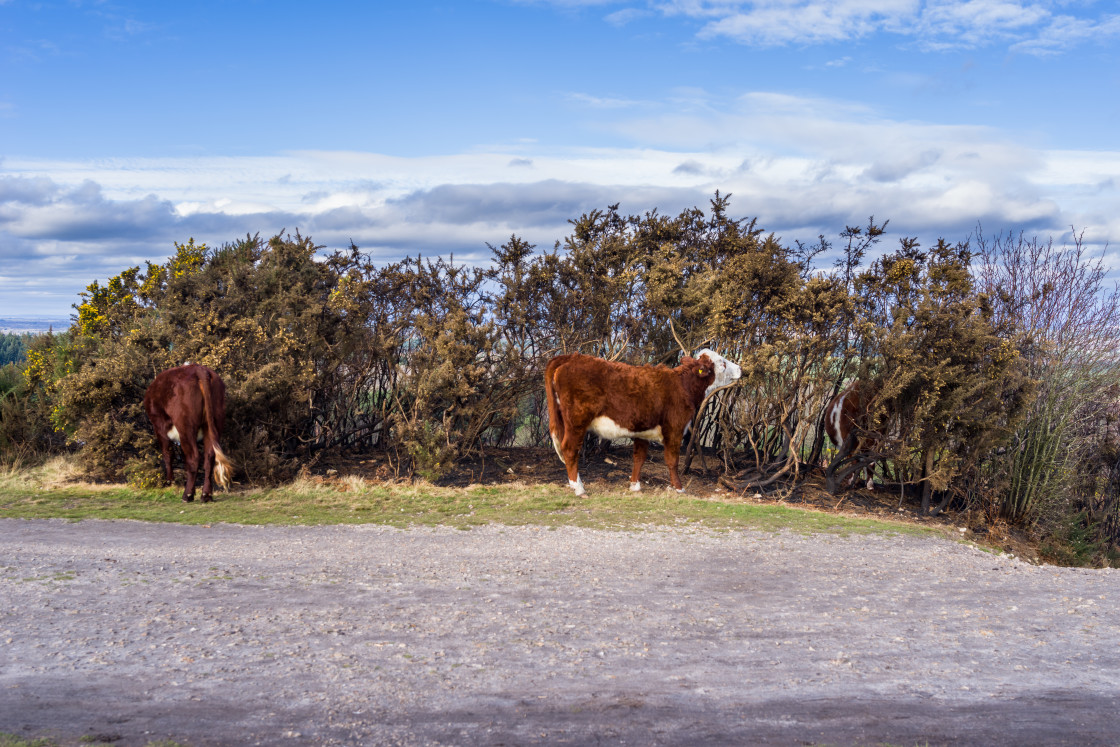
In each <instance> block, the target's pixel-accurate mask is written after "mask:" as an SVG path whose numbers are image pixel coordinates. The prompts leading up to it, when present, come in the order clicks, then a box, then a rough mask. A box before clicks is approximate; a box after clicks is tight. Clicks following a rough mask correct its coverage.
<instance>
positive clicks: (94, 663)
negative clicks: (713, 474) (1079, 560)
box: [0, 520, 1120, 745]
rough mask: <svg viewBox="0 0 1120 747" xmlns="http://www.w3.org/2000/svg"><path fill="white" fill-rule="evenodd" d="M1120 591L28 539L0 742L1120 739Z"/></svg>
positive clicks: (28, 528) (178, 541)
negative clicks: (10, 737) (12, 738)
mask: <svg viewBox="0 0 1120 747" xmlns="http://www.w3.org/2000/svg"><path fill="white" fill-rule="evenodd" d="M1118 586H1120V572H1118V571H1108V570H1106V571H1099V570H1071V569H1060V568H1053V567H1036V566H1031V565H1028V564H1025V563H1021V562H1019V561H1017V560H1015V559H1012V558H1009V557H1006V556H1004V557H997V556H993V555H991V554H988V553H984V552H982V551H980V550H978V549H975V548H972V547H968V546H965V545H958V544H954V543H951V542H948V541H945V540H939V539H932V538H914V537H902V536H892V537H862V536H853V537H850V538H840V537H834V536H829V535H817V536H807V537H805V536H799V535H793V534H780V535H772V534H766V533H754V532H734V533H724V534H716V533H711V532H697V531H691V530H688V529H679V530H651V531H645V532H624V533H622V532H620V533H613V532H604V531H593V530H583V529H571V528H567V529H557V530H554V531H549V530H547V529H538V528H508V527H486V528H481V529H474V530H471V531H457V530H448V529H438V530H429V529H422V530H421V529H417V530H410V531H401V530H394V529H386V528H381V527H314V528H300V527H265V528H261V527H241V526H227V525H222V526H214V527H212V528H206V527H187V526H177V525H157V524H143V523H138V522H123V521H121V522H97V521H84V522H81V523H77V524H74V523H67V522H63V521H54V520H51V521H19V520H0V589H2V590H3V595H2V601H0V644H2V648H0V731H5V732H10V733H14V734H17V735H20V736H44V735H45V736H52V737H54V738H55V739H58V740H60V741H61V742H62V743H77V741H78V739H79V738H81V737H83V736H85V737H87V739H88V738H89V737H99V738H101V739H102V740H103V741H112V742H113V743H114V744H122V745H144V744H146V743H148V742H149V741H154V740H157V739H168V738H170V739H174V740H176V741H178V742H180V743H182V744H187V745H206V744H253V743H259V744H487V745H491V744H556V743H572V744H592V743H608V744H639V745H649V744H720V743H735V744H783V745H785V744H803V743H808V744H818V743H819V744H875V743H879V742H889V743H891V744H895V745H910V744H927V743H928V744H931V745H936V744H950V743H953V744H961V743H966V744H986V745H1024V744H1070V745H1096V744H1099V745H1117V744H1120V715H1118V714H1120V588H1118Z"/></svg>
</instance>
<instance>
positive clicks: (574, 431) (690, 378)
mask: <svg viewBox="0 0 1120 747" xmlns="http://www.w3.org/2000/svg"><path fill="white" fill-rule="evenodd" d="M741 375H742V369H740V368H739V366H737V365H735V364H734V363H732V362H731V361H729V360H727V359H726V358H724V357H722V356H720V355H718V354H717V353H715V352H714V351H712V350H708V349H704V350H701V351H700V352H698V353H697V354H696V357H695V358H692V357H689V356H687V355H686V356H685V357H684V359H683V360H682V361H681V363H680V365H679V366H677V367H676V368H669V367H668V366H631V365H628V364H626V363H617V362H614V361H607V360H603V359H602V358H594V357H592V356H589V355H583V354H581V353H569V354H567V355H560V356H557V357H556V358H553V359H552V360H551V361H549V363H548V367H547V368H546V369H545V374H544V388H545V396H546V398H547V400H548V421H549V422H548V429H549V431H550V432H551V434H552V444H553V446H554V447H555V448H556V453H557V454H558V455H559V456H560V459H561V460H562V461H563V462H564V465H565V466H566V467H567V469H568V485H569V486H570V487H571V488H572V489H573V490H575V491H576V495H586V491H585V490H584V488H583V481H582V480H581V479H580V477H579V450H580V447H581V446H582V445H583V438H584V436H585V435H586V433H587V431H589V430H590V431H592V432H593V433H597V434H599V436H601V437H602V438H606V439H616V438H631V439H633V440H634V470H633V472H632V473H631V475H630V489H631V490H634V491H637V490H641V488H642V483H641V471H642V464H643V463H644V462H645V460H646V454H647V452H648V450H649V442H650V441H657V442H659V443H662V444H664V445H665V464H666V465H667V466H668V467H669V481H670V482H671V483H672V485H673V487H674V488H676V489H677V491H678V492H683V491H684V488H683V487H682V485H681V478H680V476H679V475H678V474H677V462H678V460H679V458H680V450H681V441H682V440H683V438H684V430H685V427H686V426H687V425H688V424H689V422H691V420H692V418H693V417H694V416H695V415H696V411H697V409H699V407H700V405H701V403H702V402H703V401H704V397H705V396H706V395H707V394H708V393H709V392H711V391H713V390H714V389H717V388H719V387H722V386H725V385H727V384H730V383H732V382H733V381H735V380H736V379H738V378H739V377H740V376H741Z"/></svg>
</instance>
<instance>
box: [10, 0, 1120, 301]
mask: <svg viewBox="0 0 1120 747" xmlns="http://www.w3.org/2000/svg"><path fill="white" fill-rule="evenodd" d="M1118 121H1120V4H1118V3H1116V2H1114V1H1109V2H1101V1H1094V0H835V1H833V2H822V1H820V0H753V1H751V0H638V1H629V2H612V1H610V0H603V1H599V0H552V1H548V0H538V1H528V0H525V1H516V0H477V1H474V2H425V1H424V0H414V1H413V2H407V3H397V2H392V3H389V2H384V3H382V2H370V3H351V2H330V1H329V0H328V1H325V2H319V3H314V4H312V3H295V2H276V1H272V2H265V1H264V0H261V1H260V2H252V1H242V2H237V1H236V0H227V1H225V2H196V3H190V4H183V3H151V2H128V1H121V2H113V1H109V0H107V1H105V2H85V1H81V0H69V1H66V2H51V1H50V0H46V1H42V2H24V1H23V0H0V316H46V317H51V318H66V317H67V316H69V314H70V313H71V311H72V309H71V304H73V303H74V302H75V301H77V300H78V295H77V294H78V292H79V291H81V290H82V289H83V288H84V287H85V286H86V285H88V284H89V283H90V282H92V281H93V280H95V279H100V280H104V279H105V278H106V277H108V276H110V275H114V274H116V273H118V272H120V271H121V270H123V269H125V268H126V267H129V266H131V265H135V264H142V262H143V261H144V260H152V261H161V260H163V259H165V258H166V257H167V256H168V255H169V254H170V253H171V252H172V251H173V244H172V242H173V241H186V240H187V239H188V238H190V237H194V238H195V239H196V240H197V241H203V242H206V243H208V244H210V245H219V244H221V243H223V242H225V241H231V240H234V239H236V238H238V237H240V236H244V235H245V234H246V233H257V232H260V233H261V235H262V236H268V235H271V234H273V233H275V232H276V231H279V230H281V229H285V228H286V229H288V230H294V229H297V228H298V229H299V230H300V231H301V232H302V233H304V234H305V235H311V236H312V237H313V238H314V239H315V240H316V241H318V242H319V243H322V244H325V245H326V246H328V247H342V246H345V245H347V244H348V243H349V241H350V240H353V241H354V242H356V243H357V244H358V245H359V246H360V247H361V248H362V249H363V250H364V251H367V252H369V253H371V254H372V255H373V256H374V257H375V258H379V259H384V260H386V261H387V260H389V259H392V258H395V257H399V256H401V255H403V254H406V253H409V254H415V253H417V252H420V253H423V254H449V253H452V252H453V253H454V255H455V257H456V259H457V260H462V261H468V262H485V261H487V260H488V258H489V256H490V253H489V250H488V249H487V247H486V244H487V243H488V242H489V243H491V244H495V245H497V244H500V243H502V242H503V241H505V240H506V239H507V238H509V236H510V235H511V234H514V233H516V234H517V235H519V236H522V237H523V238H526V239H528V240H529V241H532V242H533V243H536V244H537V245H538V247H539V248H542V249H544V248H551V246H552V244H553V242H554V241H556V240H558V239H561V238H563V237H564V236H565V235H566V234H567V230H568V225H567V220H568V219H569V218H575V217H577V216H578V215H579V214H581V213H583V212H585V211H588V210H591V209H595V208H602V207H605V206H606V205H608V204H611V203H615V202H618V203H621V209H622V210H623V211H626V212H632V213H641V212H644V211H646V210H650V209H653V208H658V209H659V210H660V211H661V212H663V213H676V212H677V211H679V210H681V209H683V208H685V207H690V206H694V205H701V206H706V205H707V200H708V199H709V198H710V197H711V196H712V194H713V193H714V192H715V190H717V189H718V190H720V191H721V192H723V193H728V192H730V193H731V194H732V203H731V206H732V211H733V213H734V214H736V215H738V216H750V217H757V218H758V219H759V225H761V226H762V227H763V228H764V229H765V230H767V231H774V232H775V233H777V234H778V235H779V236H780V237H781V238H782V240H783V241H785V242H787V243H792V242H793V241H794V240H802V241H808V242H812V241H814V240H815V239H816V237H817V235H818V234H822V233H823V234H824V235H825V236H826V237H835V236H836V235H837V234H838V233H839V232H840V231H841V230H842V229H843V228H844V226H845V225H857V224H863V223H866V220H867V218H868V216H870V215H874V216H875V217H876V219H878V220H882V219H890V221H891V223H890V227H889V228H890V232H889V235H888V237H887V238H888V242H885V244H889V245H893V242H894V241H896V240H897V239H898V238H899V237H901V236H918V237H920V238H921V239H922V240H923V242H925V243H928V242H929V241H931V240H933V239H935V238H937V237H938V236H943V237H945V238H948V239H950V240H953V241H957V240H963V239H967V238H969V237H970V236H971V235H972V234H973V233H974V231H975V230H976V228H977V226H978V225H982V226H983V230H984V232H985V233H986V234H994V233H998V232H1000V231H1013V232H1016V233H1018V232H1019V231H1024V232H1026V233H1027V234H1028V235H1029V236H1033V235H1038V236H1040V237H1043V238H1046V237H1053V238H1054V239H1055V241H1057V242H1059V243H1060V242H1067V241H1069V240H1070V235H1071V228H1074V229H1076V230H1077V231H1078V232H1082V231H1083V232H1084V241H1085V243H1086V244H1088V245H1089V246H1090V247H1092V248H1094V249H1095V250H1097V251H1101V250H1104V251H1107V255H1108V259H1107V261H1108V262H1109V264H1110V265H1111V266H1113V267H1118V266H1120V263H1118V262H1117V261H1116V257H1115V256H1114V251H1115V249H1116V248H1117V247H1120V138H1118V136H1117V132H1118V131H1120V128H1118V126H1117V123H1118ZM1106 247H1107V249H1106ZM826 264H827V262H826Z"/></svg>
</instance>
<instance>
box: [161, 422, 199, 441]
mask: <svg viewBox="0 0 1120 747" xmlns="http://www.w3.org/2000/svg"><path fill="white" fill-rule="evenodd" d="M167 437H168V438H170V439H171V440H172V441H174V442H175V443H181V437H180V436H179V429H178V428H176V427H175V426H171V430H169V431H168V432H167ZM194 440H195V441H201V440H202V429H201V428H199V429H198V433H196V434H195V437H194Z"/></svg>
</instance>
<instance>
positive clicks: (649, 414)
mask: <svg viewBox="0 0 1120 747" xmlns="http://www.w3.org/2000/svg"><path fill="white" fill-rule="evenodd" d="M546 376H547V377H548V380H549V383H550V385H551V387H552V389H553V396H554V397H556V398H557V400H558V404H559V405H560V406H561V408H562V409H563V410H564V411H565V414H566V416H567V417H569V418H572V419H573V420H575V421H579V422H580V423H581V424H584V425H586V424H587V423H589V422H590V421H591V420H592V419H594V418H597V417H600V416H605V417H608V418H610V419H611V420H612V421H614V422H615V423H617V424H618V425H620V426H622V427H623V428H627V429H630V430H645V429H647V428H653V427H654V426H656V425H658V424H659V422H658V421H659V420H660V417H661V415H662V414H663V413H664V412H665V409H666V405H667V404H668V402H669V401H670V400H671V399H672V396H673V393H674V391H675V389H674V388H673V380H672V377H673V370H672V369H670V368H666V367H664V366H631V365H629V364H626V363H618V362H615V361H607V360H603V359H602V358H595V357H592V356H589V355H583V354H581V353H568V354H566V355H561V356H557V357H556V358H554V359H553V360H552V361H550V362H549V364H548V367H547V368H546Z"/></svg>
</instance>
